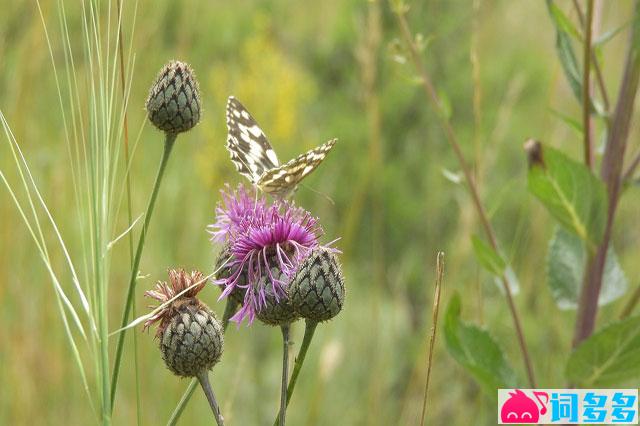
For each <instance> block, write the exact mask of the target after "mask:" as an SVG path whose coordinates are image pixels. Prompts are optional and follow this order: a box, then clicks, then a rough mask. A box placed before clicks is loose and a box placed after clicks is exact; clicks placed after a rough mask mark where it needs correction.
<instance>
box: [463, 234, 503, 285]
mask: <svg viewBox="0 0 640 426" xmlns="http://www.w3.org/2000/svg"><path fill="white" fill-rule="evenodd" d="M471 242H472V243H473V251H474V252H475V254H476V258H477V259H478V262H480V265H482V266H483V267H484V268H485V269H486V270H487V271H489V272H491V273H492V274H494V275H497V276H502V274H503V273H504V270H505V268H506V267H507V262H505V261H504V259H503V258H502V256H500V255H499V254H498V253H497V252H496V251H495V250H494V249H493V247H491V246H490V245H489V244H487V243H485V242H484V241H483V240H481V239H480V238H478V237H477V236H475V235H474V236H473V237H471Z"/></svg>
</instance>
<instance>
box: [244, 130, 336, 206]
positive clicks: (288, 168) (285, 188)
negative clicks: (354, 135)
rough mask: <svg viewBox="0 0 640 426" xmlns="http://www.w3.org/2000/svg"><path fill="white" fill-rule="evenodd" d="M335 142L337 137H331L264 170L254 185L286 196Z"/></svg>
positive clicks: (320, 160) (274, 193) (265, 190)
mask: <svg viewBox="0 0 640 426" xmlns="http://www.w3.org/2000/svg"><path fill="white" fill-rule="evenodd" d="M336 142H337V139H332V140H330V141H329V142H326V143H324V144H322V145H320V146H319V147H317V148H315V149H312V150H311V151H308V152H306V153H304V154H301V155H299V156H297V157H296V158H294V159H293V160H291V161H289V162H287V163H286V164H283V165H282V166H279V167H275V168H272V169H269V170H267V171H265V172H264V174H263V175H262V176H260V179H259V180H258V182H257V183H256V185H257V186H258V187H259V188H260V189H261V190H262V191H264V192H267V193H269V194H272V195H278V196H282V197H284V196H286V195H287V194H288V193H289V192H291V191H292V190H293V189H294V188H295V187H296V186H297V185H298V183H300V181H301V180H302V179H304V178H305V176H307V175H308V174H309V173H311V172H312V171H314V170H315V169H316V167H318V165H319V164H320V163H321V162H322V160H324V158H325V157H326V156H327V153H328V152H329V151H331V148H333V146H334V145H335V144H336Z"/></svg>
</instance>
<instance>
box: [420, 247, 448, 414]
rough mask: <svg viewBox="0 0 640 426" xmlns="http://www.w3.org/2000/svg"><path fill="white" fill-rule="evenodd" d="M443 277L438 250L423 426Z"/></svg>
mask: <svg viewBox="0 0 640 426" xmlns="http://www.w3.org/2000/svg"><path fill="white" fill-rule="evenodd" d="M443 277H444V253H443V252H438V255H437V256H436V288H435V290H434V294H433V315H432V325H431V334H430V335H429V352H428V354H429V355H428V359H427V373H426V380H425V383H424V394H423V398H422V415H421V416H420V426H424V424H425V423H424V422H425V419H426V417H427V398H428V395H429V383H430V379H431V367H432V366H433V351H434V349H435V346H436V334H437V331H438V316H439V315H438V314H439V313H440V293H441V292H442V279H443Z"/></svg>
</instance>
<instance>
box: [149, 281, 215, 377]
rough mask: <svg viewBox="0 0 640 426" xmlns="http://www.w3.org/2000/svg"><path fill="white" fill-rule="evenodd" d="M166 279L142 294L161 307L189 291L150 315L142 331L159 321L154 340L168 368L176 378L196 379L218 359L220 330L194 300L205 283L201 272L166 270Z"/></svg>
mask: <svg viewBox="0 0 640 426" xmlns="http://www.w3.org/2000/svg"><path fill="white" fill-rule="evenodd" d="M169 278H170V281H171V282H170V284H167V283H165V282H159V283H158V284H157V285H156V289H155V290H153V291H147V292H146V293H145V295H146V296H149V297H152V298H154V299H156V300H158V301H160V302H161V303H163V304H164V303H166V302H168V301H170V300H171V299H173V298H174V297H176V296H177V295H178V294H180V293H181V292H183V291H184V290H186V289H189V290H187V291H186V292H185V293H183V294H182V295H180V296H178V297H176V298H175V300H173V301H172V302H170V303H169V304H168V305H167V306H165V307H164V308H163V309H161V310H160V311H159V312H157V313H156V314H155V315H153V316H152V317H151V318H150V319H149V320H148V321H147V322H145V328H148V327H150V326H151V325H152V324H153V323H155V322H158V321H160V325H159V326H158V331H157V332H156V337H157V338H158V339H159V340H160V345H159V346H160V352H161V353H162V359H163V360H164V362H165V364H166V366H167V368H168V369H169V370H171V371H172V372H173V373H174V374H176V375H178V376H183V377H195V376H198V374H200V373H201V372H204V371H208V370H210V369H211V368H213V366H214V365H215V364H216V363H217V362H218V361H219V360H220V357H221V355H222V350H223V345H224V340H223V333H222V327H221V326H220V323H219V322H218V320H217V318H216V316H215V314H214V313H213V312H211V310H210V309H209V308H208V307H207V305H205V304H204V303H202V302H201V301H200V300H198V298H197V297H196V294H197V293H198V292H199V291H200V290H201V289H202V288H203V287H204V285H205V284H206V280H204V277H203V275H202V273H200V272H198V271H194V272H192V273H191V274H188V273H186V272H185V271H184V270H182V269H178V270H169Z"/></svg>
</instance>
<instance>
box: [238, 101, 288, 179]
mask: <svg viewBox="0 0 640 426" xmlns="http://www.w3.org/2000/svg"><path fill="white" fill-rule="evenodd" d="M227 129H228V131H229V134H228V136H227V149H228V150H229V153H231V161H233V164H234V165H235V166H236V169H237V170H238V172H239V173H240V174H242V175H244V176H246V177H247V178H248V179H249V180H250V181H251V182H252V183H253V184H254V185H255V184H257V183H258V181H259V180H260V176H262V174H263V173H264V172H265V171H267V170H269V169H273V168H275V167H278V166H279V165H280V163H279V162H278V157H277V156H276V153H275V151H274V150H273V148H272V147H271V144H270V143H269V141H268V140H267V137H266V136H265V135H264V132H263V131H262V129H260V126H258V123H256V121H255V120H254V119H253V117H252V116H251V114H249V111H247V109H246V108H245V107H244V106H243V105H242V104H241V103H240V102H239V101H238V100H237V99H236V98H234V97H233V96H229V100H228V101H227Z"/></svg>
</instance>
